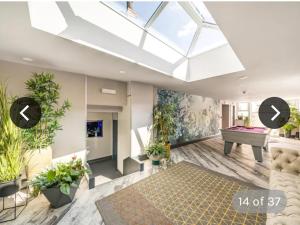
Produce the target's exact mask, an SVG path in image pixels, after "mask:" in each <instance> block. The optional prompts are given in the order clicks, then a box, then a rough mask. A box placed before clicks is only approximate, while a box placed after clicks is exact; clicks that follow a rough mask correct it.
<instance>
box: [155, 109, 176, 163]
mask: <svg viewBox="0 0 300 225" xmlns="http://www.w3.org/2000/svg"><path fill="white" fill-rule="evenodd" d="M153 127H154V128H155V129H156V135H157V137H158V139H159V140H160V141H162V142H163V143H164V144H165V151H166V158H167V159H170V152H171V144H170V141H169V138H170V136H171V135H173V134H174V133H175V130H176V124H175V105H174V104H157V105H156V106H154V109H153Z"/></svg>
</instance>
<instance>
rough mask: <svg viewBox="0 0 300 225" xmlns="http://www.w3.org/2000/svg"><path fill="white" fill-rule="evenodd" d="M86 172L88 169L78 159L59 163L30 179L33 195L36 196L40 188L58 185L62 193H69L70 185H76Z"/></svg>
mask: <svg viewBox="0 0 300 225" xmlns="http://www.w3.org/2000/svg"><path fill="white" fill-rule="evenodd" d="M86 172H87V173H88V172H89V171H88V170H87V169H86V168H85V167H84V166H83V164H82V161H81V160H80V159H77V160H76V159H72V161H70V162H68V163H59V164H57V165H56V167H55V168H53V169H49V170H47V171H45V172H42V173H41V174H39V175H38V176H36V177H35V178H34V179H33V180H32V182H31V185H32V186H33V195H34V196H37V195H38V194H39V193H40V192H41V191H42V190H45V189H48V188H54V187H58V188H59V189H60V191H61V192H62V193H63V194H65V195H69V194H70V188H71V186H73V187H77V186H78V184H77V182H78V181H79V180H80V179H81V178H82V177H83V175H84V174H85V173H86Z"/></svg>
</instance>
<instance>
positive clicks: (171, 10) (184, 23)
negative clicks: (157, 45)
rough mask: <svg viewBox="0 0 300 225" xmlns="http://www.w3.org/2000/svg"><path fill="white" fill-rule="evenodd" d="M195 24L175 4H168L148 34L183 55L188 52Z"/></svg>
mask: <svg viewBox="0 0 300 225" xmlns="http://www.w3.org/2000/svg"><path fill="white" fill-rule="evenodd" d="M196 29H197V24H196V23H195V22H194V20H192V18H191V17H190V16H189V15H188V14H187V13H186V12H185V11H184V10H183V9H182V8H181V6H180V5H179V4H178V3H176V2H169V3H168V4H167V6H166V7H165V8H164V10H163V11H162V12H161V13H160V14H159V16H158V17H157V18H156V19H155V21H154V23H153V24H152V25H151V27H150V32H152V33H153V34H154V35H156V36H159V37H160V38H161V39H163V40H164V41H165V42H166V43H169V44H170V45H172V46H173V47H174V48H176V49H178V50H179V51H180V52H182V53H183V54H186V52H187V51H188V49H189V47H190V44H191V41H192V39H193V36H194V34H195V31H196Z"/></svg>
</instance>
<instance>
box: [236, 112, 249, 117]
mask: <svg viewBox="0 0 300 225" xmlns="http://www.w3.org/2000/svg"><path fill="white" fill-rule="evenodd" d="M238 116H242V117H246V116H249V112H248V111H238Z"/></svg>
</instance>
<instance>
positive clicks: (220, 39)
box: [190, 26, 227, 56]
mask: <svg viewBox="0 0 300 225" xmlns="http://www.w3.org/2000/svg"><path fill="white" fill-rule="evenodd" d="M225 44H227V40H226V38H225V36H224V35H223V33H222V31H221V30H220V29H219V28H211V27H205V26H203V27H202V29H201V31H200V35H199V37H198V40H197V42H196V45H195V47H194V49H193V51H192V52H191V54H190V56H195V55H198V54H201V53H203V52H206V51H209V50H211V49H213V48H217V47H219V46H222V45H225Z"/></svg>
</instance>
